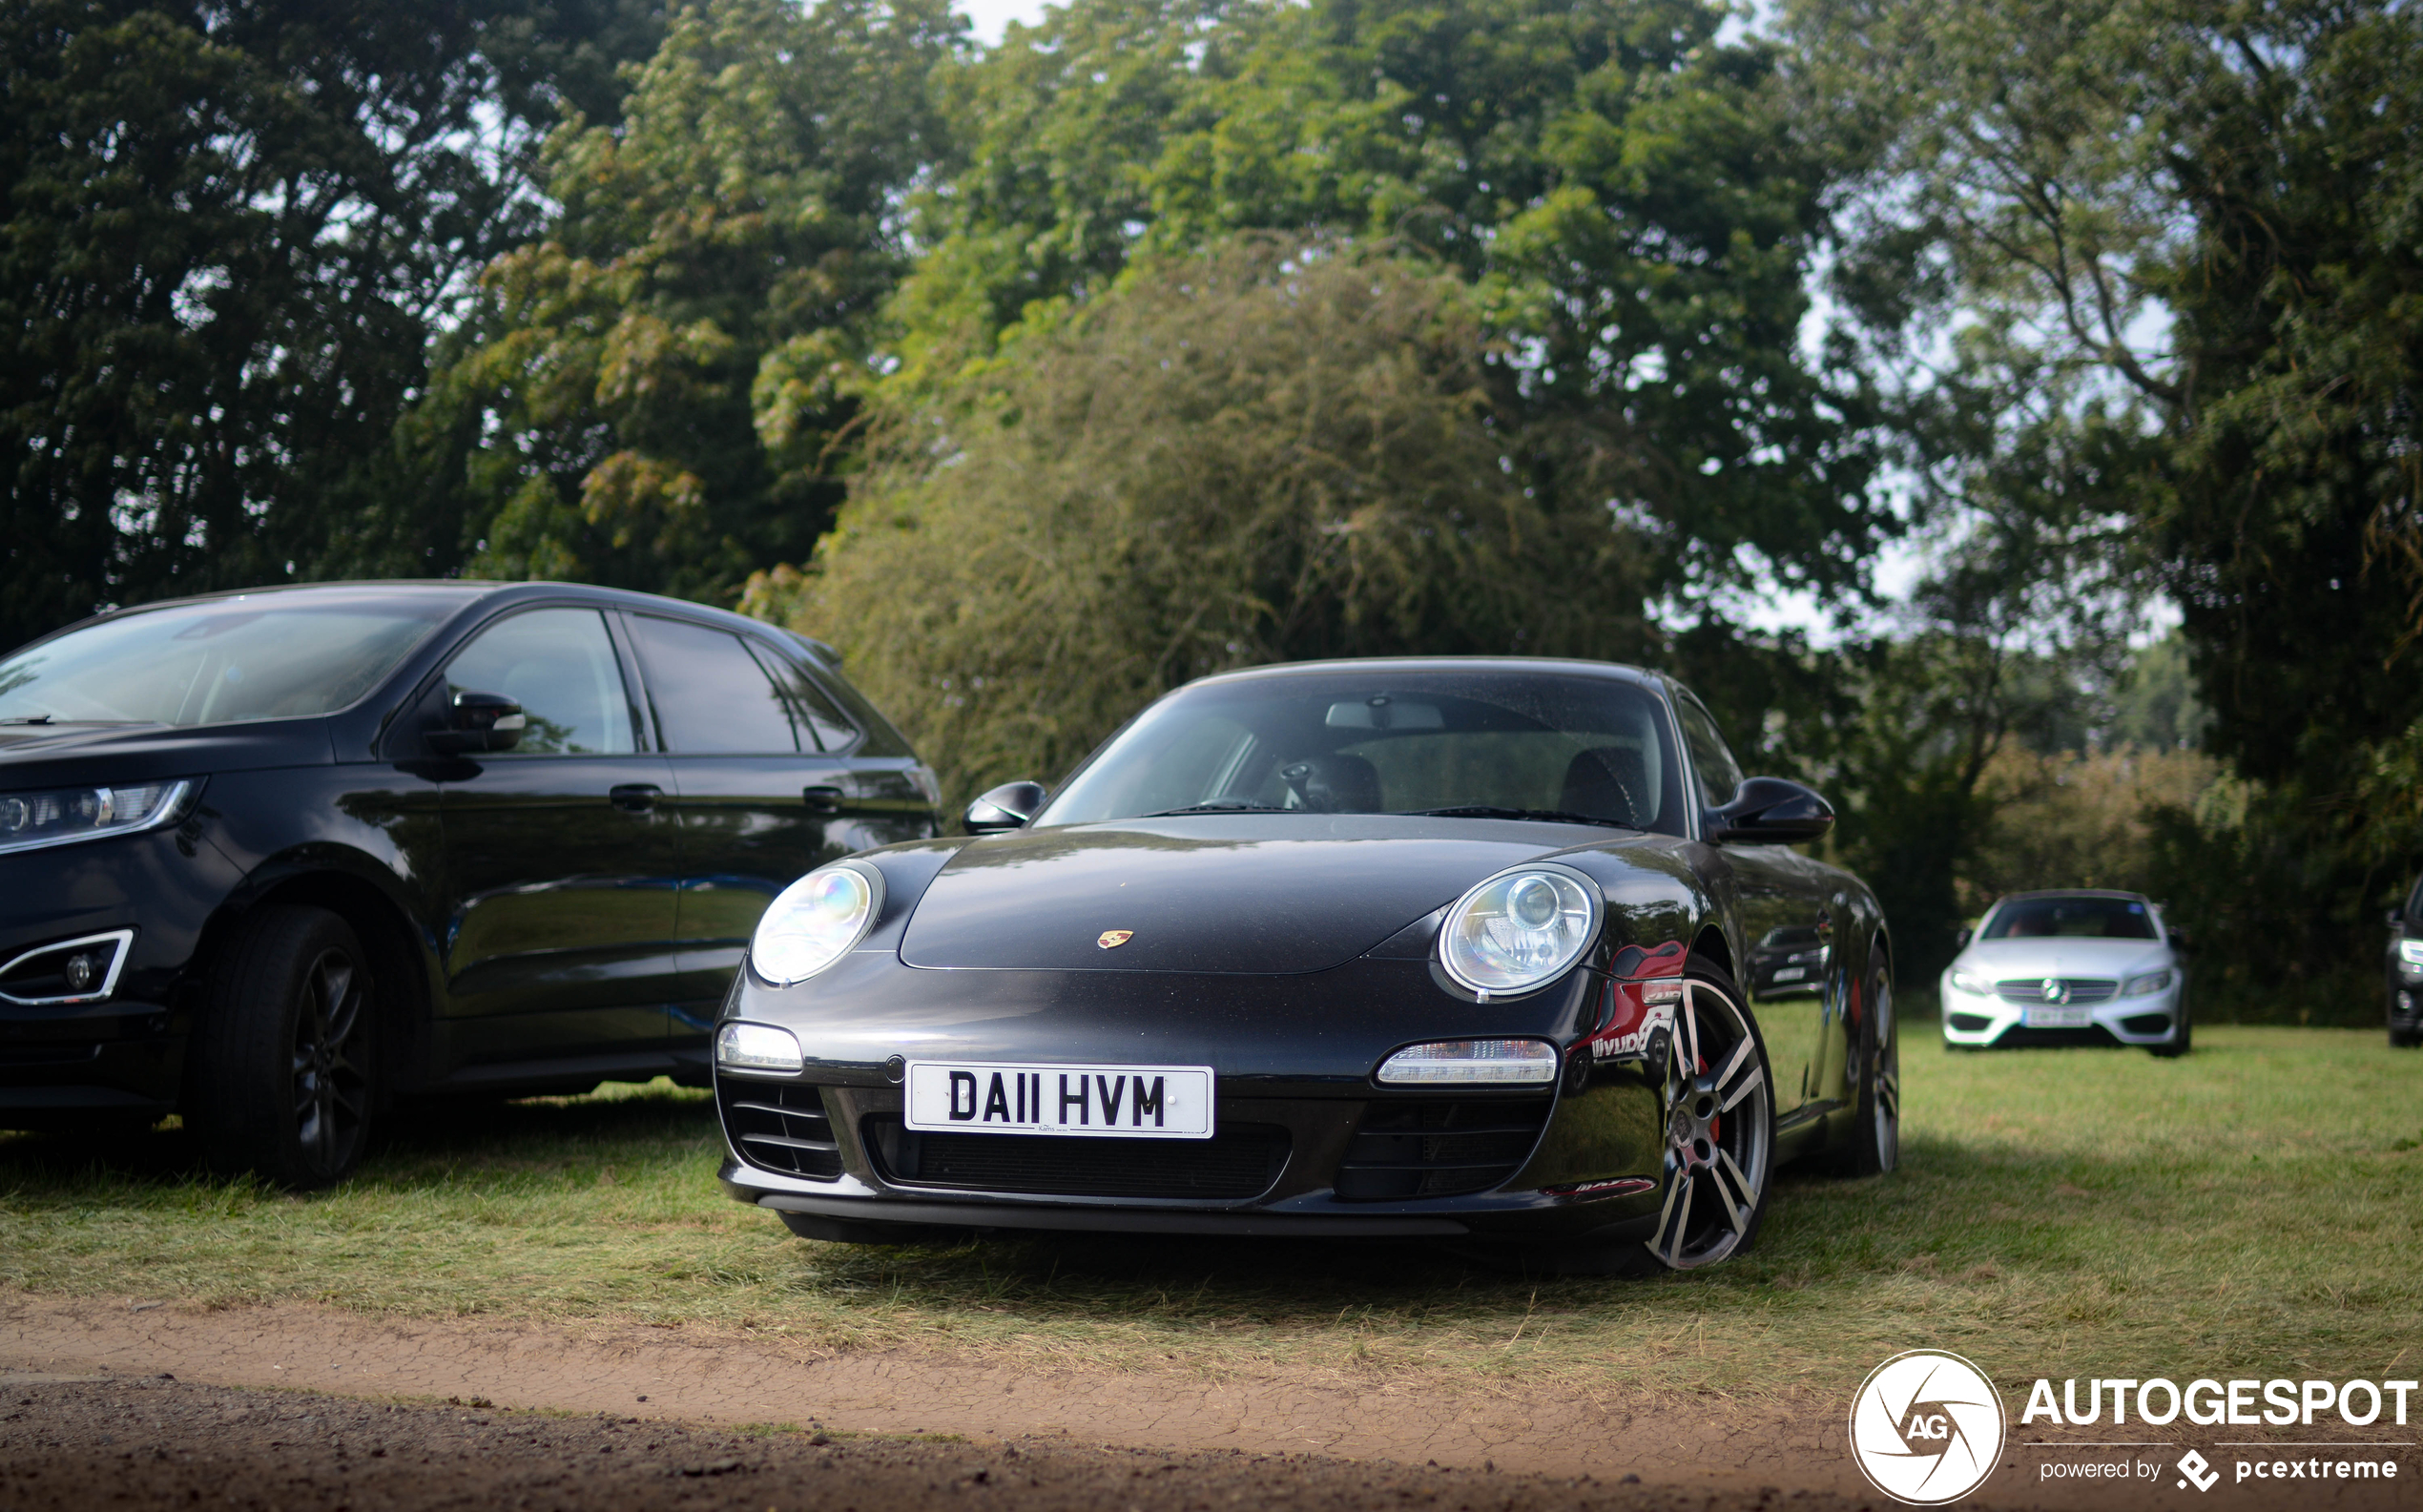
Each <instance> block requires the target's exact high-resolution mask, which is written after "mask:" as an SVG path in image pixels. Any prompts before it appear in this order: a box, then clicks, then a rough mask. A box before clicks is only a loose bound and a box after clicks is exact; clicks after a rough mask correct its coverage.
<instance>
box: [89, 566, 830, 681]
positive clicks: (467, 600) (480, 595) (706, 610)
mask: <svg viewBox="0 0 2423 1512" xmlns="http://www.w3.org/2000/svg"><path fill="white" fill-rule="evenodd" d="M273 594H275V595H277V596H280V597H296V598H310V599H343V598H370V597H378V598H398V597H403V598H419V597H426V598H432V599H441V600H452V601H455V602H457V603H459V604H461V605H462V606H463V607H464V608H466V609H469V608H471V607H472V606H474V605H478V604H483V603H493V604H496V605H499V606H503V605H507V604H512V603H516V602H519V601H522V600H525V599H548V598H561V597H563V596H565V595H566V594H570V595H572V596H575V597H578V598H581V599H585V600H588V601H590V602H592V603H602V604H613V605H617V606H619V607H621V608H624V609H633V610H648V611H654V612H657V613H675V614H681V615H684V616H687V617H691V618H696V619H704V620H709V621H712V622H714V623H718V624H721V625H723V626H724V627H725V628H726V629H729V630H734V631H744V632H756V633H757V634H759V635H765V634H774V635H777V636H780V637H782V638H784V639H787V640H791V641H796V642H798V643H801V644H804V645H806V646H809V647H811V648H813V649H814V650H815V651H816V652H817V653H818V654H819V655H820V656H822V657H823V658H824V660H825V661H826V662H827V663H828V664H829V665H831V666H835V667H839V665H840V664H841V656H840V653H839V652H836V651H835V650H834V649H833V648H832V647H830V646H828V645H826V644H825V643H824V642H822V641H820V640H816V639H814V638H812V637H810V636H806V635H801V634H798V633H797V632H793V631H788V630H785V629H783V628H782V627H780V626H778V625H770V624H768V623H766V622H765V621H764V620H761V619H751V618H750V617H749V616H748V615H746V614H735V613H734V612H733V611H730V610H725V609H716V608H714V606H712V605H708V604H699V603H694V602H693V601H691V600H689V599H685V598H668V597H666V596H664V595H663V594H659V593H642V592H639V591H638V590H634V589H628V588H605V587H601V586H599V585H597V584H593V583H563V582H554V581H537V582H504V581H499V580H494V579H486V578H360V579H346V580H342V581H339V582H332V583H273V584H268V585H264V586H262V587H259V588H230V589H220V590H217V591H215V592H209V593H193V594H188V595H187V596H185V597H183V598H164V599H156V600H153V601H151V602H148V603H142V604H130V605H128V606H127V607H126V608H124V609H120V610H112V611H108V612H107V613H106V614H102V615H95V616H93V618H95V619H99V618H114V617H116V616H117V615H120V614H141V613H149V612H150V611H154V610H161V609H176V608H180V607H182V606H185V605H189V604H211V603H217V602H221V601H224V600H228V599H238V598H256V597H268V596H270V595H273ZM91 623H93V621H92V620H90V619H88V620H79V621H77V622H76V624H75V625H63V626H61V627H60V631H67V630H73V629H76V628H77V627H78V626H81V625H88V624H91ZM57 633H59V632H58V631H54V632H52V634H57ZM41 638H43V639H46V640H47V639H49V638H50V637H49V636H44V637H41Z"/></svg>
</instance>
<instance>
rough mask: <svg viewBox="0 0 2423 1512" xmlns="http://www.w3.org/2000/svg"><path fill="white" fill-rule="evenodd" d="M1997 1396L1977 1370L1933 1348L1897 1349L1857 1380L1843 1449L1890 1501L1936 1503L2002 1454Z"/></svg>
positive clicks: (1964, 1488)
mask: <svg viewBox="0 0 2423 1512" xmlns="http://www.w3.org/2000/svg"><path fill="white" fill-rule="evenodd" d="M2002 1433H2003V1417H2002V1398H2001V1397H2000V1396H1999V1395H1998V1394H1997V1393H1996V1391H1995V1389H1994V1383H1993V1382H1992V1381H1990V1380H1988V1379H1986V1378H1985V1372H1983V1371H1981V1370H1979V1369H1978V1368H1977V1367H1976V1366H1975V1365H1972V1364H1970V1363H1969V1362H1968V1361H1967V1360H1965V1359H1962V1358H1961V1357H1959V1356H1957V1355H1947V1354H1945V1353H1943V1352H1942V1351H1941V1350H1934V1349H1913V1350H1905V1351H1903V1352H1902V1353H1901V1354H1898V1355H1895V1357H1893V1358H1891V1359H1889V1360H1886V1361H1885V1362H1884V1363H1883V1364H1881V1365H1879V1366H1877V1367H1876V1368H1875V1369H1874V1371H1871V1372H1870V1373H1869V1375H1868V1378H1867V1379H1866V1380H1864V1381H1861V1382H1860V1383H1859V1395H1858V1396H1856V1397H1853V1398H1852V1401H1851V1454H1852V1458H1853V1459H1854V1460H1858V1461H1859V1470H1860V1473H1861V1474H1863V1475H1865V1476H1866V1477H1867V1478H1868V1481H1869V1483H1870V1484H1871V1485H1874V1487H1875V1488H1876V1489H1877V1490H1879V1491H1881V1492H1883V1493H1884V1494H1885V1495H1887V1496H1889V1497H1891V1498H1893V1499H1894V1500H1895V1501H1896V1502H1908V1503H1910V1504H1911V1505H1912V1506H1936V1505H1938V1504H1940V1503H1942V1502H1952V1501H1957V1499H1959V1498H1961V1497H1964V1496H1967V1495H1968V1494H1969V1493H1970V1492H1972V1491H1974V1490H1976V1489H1977V1488H1978V1486H1979V1485H1981V1484H1983V1483H1984V1481H1985V1478H1986V1477H1987V1476H1989V1475H1992V1474H1993V1473H1994V1467H1995V1466H1996V1465H1997V1464H1998V1463H2000V1462H2001V1459H2002Z"/></svg>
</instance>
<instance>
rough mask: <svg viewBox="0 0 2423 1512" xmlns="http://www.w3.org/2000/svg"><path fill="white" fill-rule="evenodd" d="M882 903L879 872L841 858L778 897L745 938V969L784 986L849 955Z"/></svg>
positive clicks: (786, 889)
mask: <svg viewBox="0 0 2423 1512" xmlns="http://www.w3.org/2000/svg"><path fill="white" fill-rule="evenodd" d="M882 906H883V874H882V873H881V872H879V871H877V870H876V869H875V868H874V867H872V866H854V865H852V864H851V863H850V862H848V861H840V862H838V863H836V864H834V865H831V866H827V867H823V868H821V869H820V870H818V871H813V872H810V873H808V875H806V876H805V877H802V878H800V879H799V880H797V881H796V882H793V883H792V884H791V885H790V886H788V887H785V888H784V889H783V890H782V891H781V892H780V893H779V894H778V895H777V896H776V898H775V901H774V903H773V905H772V906H771V907H769V908H767V909H766V911H765V915H764V917H762V918H760V919H759V920H758V921H757V932H756V934H754V935H752V936H751V937H750V939H749V969H751V970H752V971H755V972H756V974H757V975H758V976H760V977H763V978H764V979H765V980H766V981H768V982H771V983H773V984H775V985H776V986H777V987H787V986H789V985H791V984H793V983H795V982H805V981H806V980H807V979H808V978H810V977H813V976H815V975H816V974H817V973H818V972H819V971H822V970H823V969H824V968H825V967H827V966H829V965H831V964H833V963H835V962H836V961H839V960H840V959H841V958H842V957H843V956H845V955H847V954H849V952H850V947H851V946H853V945H855V944H857V943H858V942H859V940H860V939H862V938H863V937H864V936H865V934H866V931H867V926H868V925H869V924H872V923H873V922H875V915H876V911H877V910H878V909H880V908H881V907H882Z"/></svg>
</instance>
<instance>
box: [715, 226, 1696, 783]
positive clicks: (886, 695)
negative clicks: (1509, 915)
mask: <svg viewBox="0 0 2423 1512" xmlns="http://www.w3.org/2000/svg"><path fill="white" fill-rule="evenodd" d="M1491 344H1492V342H1491V338H1490V337H1489V335H1488V332H1487V327H1486V324H1485V322H1484V321H1483V319H1482V315H1481V309H1480V300H1479V299H1478V297H1477V296H1476V295H1475V294H1474V293H1473V291H1472V290H1471V288H1470V287H1469V286H1468V285H1467V284H1465V283H1464V282H1463V281H1462V280H1460V279H1459V278H1457V277H1456V276H1455V275H1454V274H1453V273H1452V272H1449V271H1447V270H1444V269H1441V268H1439V267H1438V266H1436V265H1424V264H1421V263H1419V262H1418V261H1416V260H1414V259H1407V258H1404V257H1402V256H1390V255H1387V254H1385V253H1378V252H1374V251H1371V250H1369V249H1363V248H1358V247H1356V246H1354V245H1352V244H1350V243H1341V242H1336V241H1329V240H1324V241H1317V242H1312V243H1305V242H1300V241H1288V240H1283V239H1277V238H1263V237H1245V238H1229V239H1225V240H1222V241H1220V242H1215V243H1214V244H1213V245H1212V247H1210V248H1207V249H1206V250H1204V251H1203V252H1200V253H1196V254H1190V255H1187V256H1185V257H1172V258H1169V259H1163V260H1161V261H1159V262H1157V263H1155V264H1154V265H1153V266H1152V267H1151V268H1150V269H1149V270H1138V271H1136V272H1134V273H1131V274H1130V275H1129V277H1128V278H1127V279H1125V280H1122V281H1121V282H1120V284H1119V285H1118V286H1117V287H1116V288H1115V289H1113V290H1111V291H1110V292H1108V293H1107V294H1105V295H1103V296H1101V297H1100V298H1097V299H1095V300H1088V301H1087V303H1086V305H1085V306H1084V308H1083V309H1082V310H1081V311H1079V312H1078V313H1077V314H1076V315H1075V316H1074V317H1073V318H1071V319H1069V320H1067V321H1062V322H1060V323H1058V324H1057V325H1055V326H1054V327H1053V329H1052V330H1050V331H1049V332H1046V333H1037V334H1034V335H1031V336H1030V337H1028V338H1027V339H1025V340H1022V341H1020V342H1016V343H1014V344H1013V345H1011V346H1009V347H1008V348H1006V349H1004V352H1003V354H1002V355H1001V356H1000V358H999V359H997V360H996V362H994V363H992V364H991V365H990V366H989V367H988V368H987V370H986V371H985V372H984V375H983V376H982V377H980V378H972V379H969V380H965V381H963V383H961V384H959V385H957V386H956V387H955V388H954V390H953V392H952V394H951V396H950V398H951V399H952V400H953V401H954V403H952V404H947V405H943V404H931V403H917V404H908V403H903V402H901V400H900V399H899V398H898V397H897V396H895V397H893V398H892V399H891V400H889V401H888V402H887V404H886V407H885V409H884V411H883V418H882V424H881V425H880V428H879V431H878V434H879V436H880V441H881V445H879V447H878V449H877V453H876V454H877V457H878V459H879V462H878V465H877V466H875V468H874V469H873V470H872V471H871V472H870V473H869V474H868V475H867V477H866V478H865V479H864V480H863V484H862V487H860V488H859V491H858V494H857V496H856V497H855V498H854V499H853V500H852V502H851V504H850V505H849V507H848V508H847V509H846V510H845V511H844V513H843V516H842V524H841V528H839V530H838V531H836V532H835V533H834V534H833V535H832V536H829V537H828V538H827V539H826V540H825V542H824V544H823V549H822V550H821V552H820V553H819V556H818V560H817V563H816V569H815V570H813V571H811V572H808V573H805V574H801V573H796V572H790V571H783V572H777V573H770V574H767V575H765V576H762V577H760V578H759V579H758V580H757V582H756V584H755V585H754V590H753V593H752V597H751V603H750V607H751V608H753V609H755V610H756V611H759V612H762V613H766V614H769V615H772V616H775V617H779V618H783V619H787V620H788V621H789V622H790V623H792V624H794V625H796V626H797V627H798V628H799V629H802V630H805V631H808V632H812V633H815V634H818V635H820V636H826V637H830V638H832V639H834V640H835V641H837V642H838V643H839V645H840V646H841V648H842V649H843V650H844V651H845V652H847V653H848V655H849V658H850V667H851V674H852V676H853V677H854V678H856V679H857V680H858V681H859V684H860V685H861V686H863V687H865V688H866V689H867V690H868V691H869V692H870V693H871V694H874V695H875V696H876V697H877V698H878V699H879V700H880V701H881V702H882V703H883V705H884V707H885V708H886V709H888V710H890V711H892V712H893V713H895V714H896V715H899V716H900V717H901V718H902V719H903V721H904V722H905V723H906V724H907V725H908V726H909V728H910V732H911V734H912V735H913V736H914V737H915V738H916V739H917V740H918V741H919V742H920V746H921V749H922V750H923V751H925V752H926V753H927V755H928V756H929V758H931V759H933V760H934V761H935V762H936V763H937V765H938V766H939V767H940V768H941V770H942V775H943V777H944V780H945V784H946V785H947V786H948V787H949V788H950V789H951V791H952V792H954V793H955V794H957V795H959V796H960V797H967V796H971V795H972V794H973V793H974V792H976V791H979V790H981V789H982V788H983V787H984V786H986V785H989V784H990V783H992V782H997V781H1003V780H1007V779H1009V778H1012V777H1040V778H1043V779H1045V780H1054V779H1057V778H1058V777H1060V776H1061V775H1062V774H1063V773H1065V772H1066V771H1067V768H1068V767H1069V766H1070V765H1071V764H1073V763H1074V762H1075V760H1076V759H1077V758H1078V757H1080V756H1083V755H1084V754H1085V753H1086V752H1087V750H1088V749H1089V748H1090V747H1091V746H1092V745H1093V744H1094V743H1095V742H1096V741H1098V740H1100V739H1101V738H1102V737H1103V736H1105V735H1108V734H1109V732H1110V731H1111V730H1112V729H1114V728H1115V727H1116V726H1117V725H1118V724H1119V722H1120V721H1121V720H1123V719H1125V718H1126V717H1127V716H1128V715H1130V714H1132V713H1134V712H1135V710H1137V709H1138V708H1140V707H1142V706H1143V705H1144V704H1145V703H1147V702H1149V700H1150V699H1152V698H1153V697H1154V696H1156V695H1158V694H1161V693H1163V692H1166V691H1167V690H1169V689H1170V688H1172V687H1175V686H1176V685H1177V684H1179V683H1182V682H1185V681H1187V680H1188V679H1190V678H1192V677H1196V676H1201V675H1203V674H1205V673H1212V672H1217V671H1220V670H1223V669H1226V668H1231V667H1239V666H1252V665H1254V664H1257V663H1262V662H1271V661H1290V660H1301V659H1306V658H1312V657H1321V656H1340V655H1369V654H1391V653H1402V652H1438V653H1459V652H1507V651H1514V652H1533V653H1537V654H1543V655H1557V654H1566V655H1595V656H1618V657H1624V658H1626V659H1636V658H1638V657H1639V656H1641V654H1642V653H1643V652H1644V651H1645V650H1646V649H1647V648H1649V647H1651V646H1652V645H1654V644H1655V640H1656V637H1655V633H1654V632H1653V631H1652V629H1651V628H1650V627H1649V625H1648V624H1647V623H1646V620H1645V619H1644V617H1643V616H1642V614H1641V612H1640V604H1641V600H1642V596H1643V591H1644V589H1645V586H1646V585H1645V583H1644V581H1643V576H1642V574H1643V570H1644V567H1645V564H1646V560H1647V555H1646V553H1645V552H1640V551H1637V550H1631V549H1627V545H1628V543H1627V542H1626V540H1625V538H1624V536H1623V535H1622V534H1621V533H1619V532H1618V531H1616V530H1614V529H1611V528H1609V527H1608V525H1607V523H1606V521H1605V516H1604V513H1603V511H1599V510H1596V509H1584V510H1580V511H1571V510H1559V509H1556V508H1554V507H1550V506H1548V505H1547V504H1546V503H1544V502H1543V501H1542V500H1541V499H1540V498H1538V497H1537V496H1536V495H1535V494H1534V493H1533V492H1532V491H1531V490H1529V489H1526V488H1525V487H1522V482H1521V480H1520V478H1519V477H1517V476H1515V475H1514V474H1512V473H1511V472H1509V470H1508V469H1507V467H1506V466H1504V458H1505V455H1506V442H1507V434H1506V432H1505V430H1504V429H1503V428H1502V426H1501V416H1499V415H1498V413H1497V412H1496V409H1495V406H1494V404H1493V403H1492V398H1491V391H1490V385H1489V384H1488V383H1487V370H1486V366H1485V363H1484V361H1483V358H1484V354H1486V353H1487V352H1489V351H1490V349H1491Z"/></svg>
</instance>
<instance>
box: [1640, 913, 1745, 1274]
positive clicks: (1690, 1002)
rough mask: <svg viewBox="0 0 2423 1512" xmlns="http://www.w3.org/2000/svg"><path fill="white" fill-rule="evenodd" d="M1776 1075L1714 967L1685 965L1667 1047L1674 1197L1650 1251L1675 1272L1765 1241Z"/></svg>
mask: <svg viewBox="0 0 2423 1512" xmlns="http://www.w3.org/2000/svg"><path fill="white" fill-rule="evenodd" d="M1773 1088H1774V1078H1773V1076H1772V1075H1771V1073H1770V1071H1769V1069H1768V1066H1767V1045H1766V1042H1765V1041H1763V1040H1762V1039H1760V1038H1759V1034H1758V1022H1757V1021H1756V1020H1755V1019H1753V1018H1751V1017H1750V1013H1749V1012H1748V1011H1747V1010H1746V1009H1745V1008H1743V1006H1742V995H1741V989H1740V988H1738V987H1736V986H1735V985H1734V984H1733V979H1732V976H1731V975H1730V974H1729V972H1727V971H1726V970H1725V968H1724V967H1722V966H1719V965H1718V964H1717V963H1714V962H1713V961H1710V960H1709V959H1708V958H1706V957H1704V956H1697V955H1694V956H1693V957H1691V959H1690V961H1689V963H1688V965H1687V966H1686V967H1685V969H1684V976H1683V1001H1682V1002H1681V1003H1679V1004H1677V1005H1675V1008H1674V1026H1673V1029H1672V1031H1671V1034H1670V1036H1669V1038H1668V1040H1667V1053H1666V1075H1665V1097H1664V1099H1663V1102H1664V1106H1665V1112H1666V1128H1665V1134H1666V1197H1665V1201H1664V1203H1663V1204H1662V1205H1661V1206H1660V1208H1659V1210H1658V1220H1657V1229H1656V1231H1655V1232H1653V1233H1652V1234H1651V1235H1650V1237H1649V1239H1648V1252H1649V1253H1650V1255H1651V1256H1652V1257H1653V1258H1655V1259H1656V1261H1657V1262H1658V1263H1659V1264H1660V1265H1663V1266H1665V1267H1666V1268H1667V1269H1668V1270H1673V1271H1696V1270H1699V1269H1701V1268H1702V1267H1705V1266H1710V1265H1716V1264H1718V1263H1720V1262H1722V1261H1724V1260H1727V1259H1729V1258H1731V1257H1732V1255H1733V1254H1734V1253H1737V1252H1739V1251H1741V1250H1744V1249H1747V1248H1749V1246H1750V1241H1751V1240H1753V1239H1755V1238H1756V1237H1757V1236H1758V1226H1759V1224H1760V1222H1761V1221H1762V1220H1764V1219H1765V1217H1766V1216H1767V1186H1768V1179H1769V1176H1770V1174H1771V1171H1772V1170H1773V1168H1774V1158H1775V1099H1774V1091H1773Z"/></svg>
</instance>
